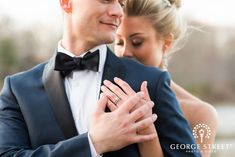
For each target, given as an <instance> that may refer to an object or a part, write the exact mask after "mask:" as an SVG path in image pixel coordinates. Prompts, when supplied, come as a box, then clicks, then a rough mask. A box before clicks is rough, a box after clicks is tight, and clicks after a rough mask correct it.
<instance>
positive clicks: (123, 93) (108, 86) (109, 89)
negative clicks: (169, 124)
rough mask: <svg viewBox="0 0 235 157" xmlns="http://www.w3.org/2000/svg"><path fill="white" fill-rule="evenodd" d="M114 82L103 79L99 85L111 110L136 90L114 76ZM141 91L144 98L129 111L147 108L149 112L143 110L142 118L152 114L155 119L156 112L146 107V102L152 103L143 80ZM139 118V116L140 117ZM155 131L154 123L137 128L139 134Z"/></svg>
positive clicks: (121, 103)
mask: <svg viewBox="0 0 235 157" xmlns="http://www.w3.org/2000/svg"><path fill="white" fill-rule="evenodd" d="M114 82H115V83H116V84H117V85H115V84H113V83H112V82H110V81H108V80H105V81H104V85H103V86H101V91H102V92H103V93H104V94H105V95H106V96H107V97H108V99H109V101H108V107H109V109H110V110H111V111H114V110H116V109H117V108H118V107H120V106H121V105H123V102H125V100H127V99H128V98H129V97H130V96H133V95H134V94H136V92H135V91H134V90H133V89H132V88H131V87H130V86H129V85H128V83H126V82H125V81H123V80H121V79H119V78H117V77H115V78H114ZM141 91H142V92H143V93H144V98H143V99H142V100H141V101H140V102H139V103H138V104H137V105H136V107H135V108H133V110H132V111H131V112H134V111H137V109H138V112H144V111H146V109H148V110H149V112H147V114H146V112H145V114H144V115H143V117H142V118H147V117H150V116H153V118H154V119H157V115H156V114H152V108H151V107H146V104H149V103H150V102H151V103H152V104H153V102H152V101H151V99H150V97H149V93H148V89H147V82H146V81H144V82H143V83H142V84H141ZM141 108H142V109H141ZM140 119H141V118H140ZM153 132H154V133H155V132H156V130H155V127H154V124H153V125H151V126H150V127H148V128H147V129H144V130H139V131H138V133H139V134H146V133H153Z"/></svg>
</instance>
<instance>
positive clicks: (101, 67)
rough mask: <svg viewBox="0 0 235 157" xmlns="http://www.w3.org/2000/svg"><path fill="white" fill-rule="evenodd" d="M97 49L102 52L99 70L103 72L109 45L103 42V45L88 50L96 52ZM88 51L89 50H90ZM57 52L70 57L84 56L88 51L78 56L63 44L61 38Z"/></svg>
mask: <svg viewBox="0 0 235 157" xmlns="http://www.w3.org/2000/svg"><path fill="white" fill-rule="evenodd" d="M96 50H99V52H100V61H99V70H98V72H102V71H103V68H104V63H105V59H106V55H107V45H105V44H103V45H98V46H96V47H94V48H92V49H90V50H88V51H89V52H91V53H92V52H95V51H96ZM88 51H87V52H88ZM57 52H61V53H64V54H67V55H69V56H70V57H83V56H84V55H85V54H86V53H87V52H85V53H83V54H81V55H80V56H76V55H75V54H73V53H72V52H70V51H68V50H66V49H65V48H64V47H63V46H62V44H61V40H60V41H59V42H58V47H57Z"/></svg>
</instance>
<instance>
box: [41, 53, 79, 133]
mask: <svg viewBox="0 0 235 157" xmlns="http://www.w3.org/2000/svg"><path fill="white" fill-rule="evenodd" d="M54 61H55V57H53V58H52V59H51V60H50V61H49V62H48V64H47V65H46V66H45V69H44V71H43V83H44V87H45V90H46V92H47V94H48V97H49V101H50V104H51V106H52V109H53V111H54V114H55V117H56V119H57V122H58V124H59V126H60V127H61V129H62V131H63V133H64V135H65V137H66V138H71V137H73V136H76V135H77V134H78V133H77V130H76V127H75V123H74V119H73V116H72V112H71V109H70V105H69V102H68V99H67V96H66V92H65V87H64V83H63V80H62V77H61V76H60V73H59V72H58V71H55V70H54Z"/></svg>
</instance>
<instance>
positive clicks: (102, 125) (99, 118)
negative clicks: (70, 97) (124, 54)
mask: <svg viewBox="0 0 235 157" xmlns="http://www.w3.org/2000/svg"><path fill="white" fill-rule="evenodd" d="M114 82H115V83H116V84H117V85H115V84H113V83H112V82H110V81H107V80H105V81H104V85H103V86H101V91H102V92H103V93H102V94H101V98H100V100H99V101H98V104H97V107H96V109H95V112H94V113H93V116H92V120H91V123H90V129H89V134H90V137H91V140H92V142H93V145H94V147H95V149H96V151H97V153H98V154H103V153H105V152H109V151H115V150H118V149H121V148H123V147H125V146H127V145H130V144H133V143H141V142H145V141H149V140H152V139H154V138H156V136H157V135H156V130H155V127H154V124H153V123H154V121H156V119H157V115H156V114H152V108H153V106H154V103H153V102H152V101H151V100H150V97H149V94H148V90H147V82H146V81H144V82H143V83H142V85H141V90H140V92H138V93H136V92H135V91H134V90H133V89H132V88H131V87H130V86H129V85H128V84H127V83H126V82H125V81H123V80H121V79H119V78H114ZM106 106H108V108H109V109H110V110H111V112H105V108H106Z"/></svg>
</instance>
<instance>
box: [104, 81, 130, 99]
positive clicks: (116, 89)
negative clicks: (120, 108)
mask: <svg viewBox="0 0 235 157" xmlns="http://www.w3.org/2000/svg"><path fill="white" fill-rule="evenodd" d="M104 85H105V86H106V88H108V89H109V91H111V92H112V93H114V94H115V95H116V96H118V97H119V98H121V99H126V98H127V94H126V93H125V92H124V91H123V90H122V89H121V88H120V87H118V86H117V85H115V84H113V83H112V82H110V81H108V80H105V81H104Z"/></svg>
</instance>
